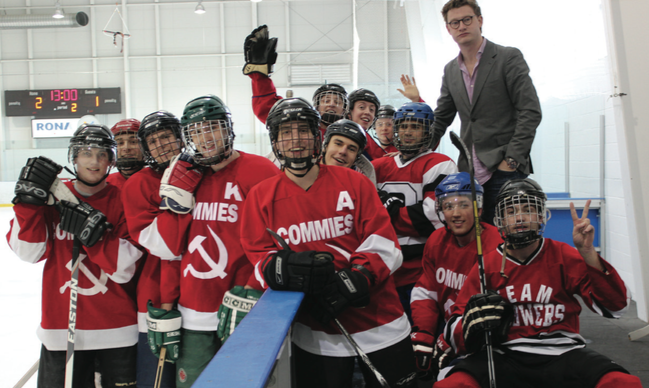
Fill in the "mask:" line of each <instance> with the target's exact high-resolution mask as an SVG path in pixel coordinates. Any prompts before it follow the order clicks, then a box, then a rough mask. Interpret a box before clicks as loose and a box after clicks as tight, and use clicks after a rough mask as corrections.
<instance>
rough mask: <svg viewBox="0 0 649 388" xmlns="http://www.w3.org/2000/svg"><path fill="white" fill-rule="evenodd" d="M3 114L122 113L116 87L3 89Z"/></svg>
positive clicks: (63, 114) (68, 115) (119, 96)
mask: <svg viewBox="0 0 649 388" xmlns="http://www.w3.org/2000/svg"><path fill="white" fill-rule="evenodd" d="M4 105H5V115H6V116H8V117H11V116H34V117H36V118H39V117H40V118H58V117H61V118H63V117H81V116H85V115H97V114H113V113H122V99H121V90H120V88H99V89H47V90H5V104H4Z"/></svg>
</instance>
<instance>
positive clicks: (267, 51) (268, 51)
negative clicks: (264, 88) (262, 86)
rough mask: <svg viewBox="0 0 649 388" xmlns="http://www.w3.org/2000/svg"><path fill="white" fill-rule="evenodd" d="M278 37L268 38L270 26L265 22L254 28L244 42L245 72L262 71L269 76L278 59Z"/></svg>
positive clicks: (246, 73)
mask: <svg viewBox="0 0 649 388" xmlns="http://www.w3.org/2000/svg"><path fill="white" fill-rule="evenodd" d="M276 48H277V38H271V39H268V27H267V26H266V25H265V24H264V25H263V26H259V27H257V28H255V29H254V30H252V32H251V33H250V35H248V36H247V37H246V41H245V42H244V43H243V54H244V55H245V57H246V64H245V66H243V74H244V75H248V74H250V73H260V74H263V75H266V76H268V75H269V74H270V73H272V72H273V65H274V64H275V61H277V51H275V50H276Z"/></svg>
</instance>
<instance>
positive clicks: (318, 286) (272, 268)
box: [262, 249, 335, 294]
mask: <svg viewBox="0 0 649 388" xmlns="http://www.w3.org/2000/svg"><path fill="white" fill-rule="evenodd" d="M333 260H334V258H333V256H332V255H331V253H329V252H316V251H306V252H293V251H292V250H290V249H282V250H280V251H278V252H277V253H275V254H274V255H271V256H268V257H267V258H266V259H265V260H264V262H263V263H262V269H263V272H264V279H265V280H266V283H268V286H269V287H270V288H272V289H273V290H279V291H302V292H304V293H306V294H319V293H322V291H323V290H324V288H325V286H326V285H327V283H328V282H329V279H330V278H331V277H332V276H333V275H334V272H335V270H334V264H333Z"/></svg>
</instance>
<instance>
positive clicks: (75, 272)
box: [65, 236, 81, 388]
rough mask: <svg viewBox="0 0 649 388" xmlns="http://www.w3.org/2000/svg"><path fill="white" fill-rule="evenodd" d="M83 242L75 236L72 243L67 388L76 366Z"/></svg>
mask: <svg viewBox="0 0 649 388" xmlns="http://www.w3.org/2000/svg"><path fill="white" fill-rule="evenodd" d="M80 249H81V241H79V239H78V238H77V237H76V236H75V237H74V242H73V243H72V267H71V268H70V271H72V279H71V280H70V314H69V315H68V347H67V350H66V352H65V388H72V370H73V365H74V335H75V331H76V325H77V296H78V295H77V289H78V285H79V263H81V260H78V258H79V250H80Z"/></svg>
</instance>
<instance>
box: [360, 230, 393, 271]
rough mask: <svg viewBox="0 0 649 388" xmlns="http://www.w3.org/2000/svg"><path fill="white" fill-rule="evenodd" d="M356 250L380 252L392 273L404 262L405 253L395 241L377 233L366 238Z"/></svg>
mask: <svg viewBox="0 0 649 388" xmlns="http://www.w3.org/2000/svg"><path fill="white" fill-rule="evenodd" d="M356 252H359V253H364V252H367V253H376V254H378V255H379V256H380V257H381V259H382V260H383V262H384V263H385V265H386V266H387V267H388V269H389V270H390V274H393V273H394V271H396V270H397V269H399V268H400V267H401V264H402V263H403V254H402V253H401V250H400V249H399V248H397V246H396V245H395V244H394V242H393V241H392V240H389V239H387V238H385V237H382V236H379V235H377V234H373V235H371V236H369V237H368V238H366V239H365V241H363V243H362V244H361V245H360V246H359V247H358V249H356Z"/></svg>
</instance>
